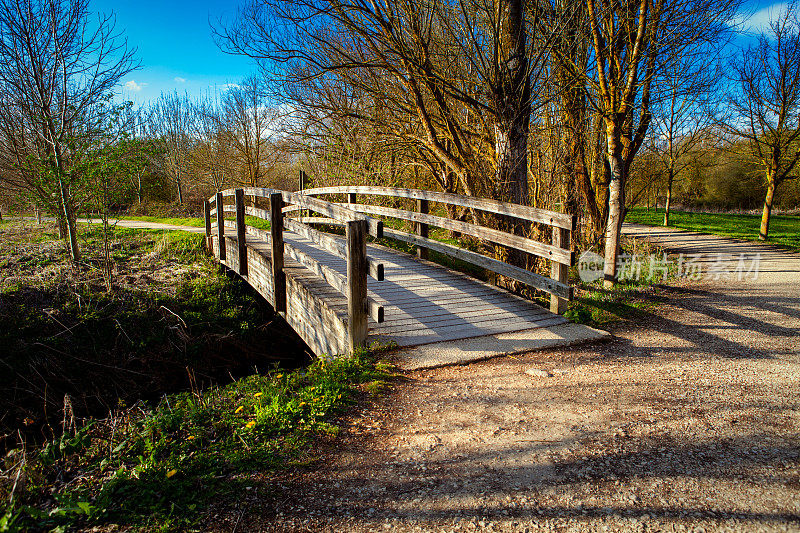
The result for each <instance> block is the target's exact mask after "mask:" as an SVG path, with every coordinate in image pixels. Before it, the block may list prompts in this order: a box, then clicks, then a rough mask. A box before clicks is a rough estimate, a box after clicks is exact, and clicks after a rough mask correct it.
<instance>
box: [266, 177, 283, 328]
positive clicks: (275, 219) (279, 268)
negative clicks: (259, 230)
mask: <svg viewBox="0 0 800 533" xmlns="http://www.w3.org/2000/svg"><path fill="white" fill-rule="evenodd" d="M269 232H270V237H271V239H270V240H271V243H272V307H273V308H274V309H275V312H276V313H285V312H286V273H285V272H284V271H283V196H282V195H281V193H279V192H274V193H272V194H270V195H269Z"/></svg>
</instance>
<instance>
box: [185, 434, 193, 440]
mask: <svg viewBox="0 0 800 533" xmlns="http://www.w3.org/2000/svg"><path fill="white" fill-rule="evenodd" d="M186 440H194V435H189V436H188V437H186Z"/></svg>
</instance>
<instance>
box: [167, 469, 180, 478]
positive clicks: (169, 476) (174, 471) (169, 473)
mask: <svg viewBox="0 0 800 533" xmlns="http://www.w3.org/2000/svg"><path fill="white" fill-rule="evenodd" d="M177 473H178V471H177V470H175V469H174V468H173V469H172V470H170V471H169V472H167V479H169V478H171V477H172V476H174V475H175V474H177Z"/></svg>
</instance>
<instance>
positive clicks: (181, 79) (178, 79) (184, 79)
mask: <svg viewBox="0 0 800 533" xmlns="http://www.w3.org/2000/svg"><path fill="white" fill-rule="evenodd" d="M175 82H176V83H186V78H181V77H180V76H176V77H175Z"/></svg>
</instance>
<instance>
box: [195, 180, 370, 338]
mask: <svg viewBox="0 0 800 533" xmlns="http://www.w3.org/2000/svg"><path fill="white" fill-rule="evenodd" d="M231 196H232V197H233V198H234V203H233V204H225V201H224V199H225V198H228V197H231ZM245 196H252V197H263V198H268V199H269V206H270V208H269V209H262V208H259V207H254V206H246V205H244V199H245ZM287 204H288V206H287ZM212 205H213V208H212ZM285 206H286V207H285ZM301 208H302V209H307V210H309V211H313V212H316V213H322V214H324V215H325V216H326V217H329V218H330V219H331V220H333V221H334V222H336V223H337V224H341V225H343V226H345V227H346V239H345V241H341V240H340V239H337V238H335V237H333V236H331V235H329V234H326V233H324V232H321V231H318V230H316V229H314V228H312V227H309V226H307V225H305V224H303V223H302V222H301V221H299V220H296V219H291V218H287V217H285V216H284V212H285V211H292V210H294V209H301ZM203 213H204V218H205V230H206V240H207V243H208V244H209V248H210V249H212V250H213V249H216V250H217V253H218V256H219V258H220V260H221V261H223V262H226V261H227V258H226V255H227V253H226V249H227V247H228V246H227V244H226V229H229V230H233V232H234V234H235V235H236V248H235V250H236V252H237V254H238V255H237V257H236V258H237V261H236V263H235V265H236V270H237V272H238V273H239V274H240V275H241V276H243V277H245V278H246V277H247V276H248V263H249V261H248V245H247V239H248V237H247V236H248V235H250V236H251V237H257V238H258V239H259V240H260V241H263V242H264V243H266V244H268V245H269V250H270V255H269V257H270V265H269V266H270V276H271V277H270V279H271V286H272V294H271V295H270V296H271V297H272V303H273V306H274V308H275V310H276V311H277V312H282V313H286V311H287V294H286V292H287V288H286V287H287V284H286V272H285V268H284V260H283V258H284V254H285V255H287V256H289V257H291V258H292V259H294V260H295V261H296V262H297V263H299V264H300V265H302V266H303V267H305V268H306V269H307V270H308V271H310V272H312V273H314V274H315V275H316V276H318V277H319V278H320V279H322V280H324V281H325V282H326V283H327V284H328V285H329V286H331V287H332V288H333V289H335V290H336V291H338V292H339V293H341V294H342V295H344V296H345V297H346V298H347V320H346V323H345V324H344V325H343V326H344V328H345V329H346V331H347V339H346V342H347V348H348V350H349V351H351V352H352V350H355V349H356V348H357V347H359V346H363V345H364V344H365V343H366V338H367V317H370V318H372V319H373V320H374V321H375V322H378V323H380V322H383V321H384V308H383V306H382V305H380V304H379V303H378V302H377V301H376V300H375V299H374V298H373V297H372V296H370V294H369V292H368V290H367V276H368V275H369V276H372V277H373V278H374V279H376V280H377V281H382V280H383V279H384V267H383V264H381V263H380V262H378V261H376V260H375V259H374V258H371V257H369V256H368V255H367V253H366V236H367V234H368V233H369V234H371V235H373V236H376V237H377V236H382V235H383V222H382V221H380V220H376V219H374V218H371V217H368V216H366V215H364V214H362V213H358V212H356V211H353V210H350V209H347V208H346V207H342V206H340V205H337V204H334V203H331V202H327V201H325V200H320V199H318V198H312V197H307V196H304V195H301V194H297V193H291V192H287V191H280V190H273V189H262V188H239V189H230V190H226V191H221V192H219V193H217V194H216V195H214V196H212V197H210V198H208V199H207V200H206V201H205V202H204V206H203ZM227 213H234V214H235V221H231V220H226V219H225V216H226V214H227ZM245 215H249V216H253V217H257V218H261V219H264V220H267V221H269V222H270V230H269V231H264V230H261V229H258V228H255V227H252V226H249V225H247V224H246V219H245ZM214 216H215V219H214V218H212V217H214ZM214 230H216V236H213V233H214ZM284 231H291V232H293V233H296V234H298V235H300V236H302V237H304V238H306V239H308V240H309V241H311V242H313V243H314V244H315V245H317V246H318V247H320V248H322V249H324V250H326V251H328V252H330V253H332V254H333V255H335V256H337V257H340V258H342V259H344V260H345V261H346V274H345V275H343V274H341V273H340V272H337V271H336V270H335V269H334V268H331V267H330V266H328V265H325V264H323V263H321V262H320V261H318V260H317V259H315V258H314V257H312V256H310V255H309V254H307V253H306V252H304V251H302V250H301V249H299V248H298V247H297V246H295V245H293V244H292V243H291V242H287V241H286V240H285V239H284ZM214 239H216V240H217V243H218V245H217V246H216V248H214V245H213V241H214ZM320 305H323V306H324V303H320Z"/></svg>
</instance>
